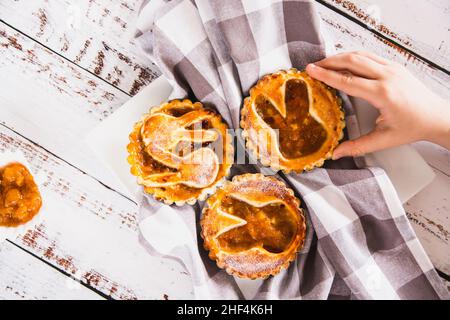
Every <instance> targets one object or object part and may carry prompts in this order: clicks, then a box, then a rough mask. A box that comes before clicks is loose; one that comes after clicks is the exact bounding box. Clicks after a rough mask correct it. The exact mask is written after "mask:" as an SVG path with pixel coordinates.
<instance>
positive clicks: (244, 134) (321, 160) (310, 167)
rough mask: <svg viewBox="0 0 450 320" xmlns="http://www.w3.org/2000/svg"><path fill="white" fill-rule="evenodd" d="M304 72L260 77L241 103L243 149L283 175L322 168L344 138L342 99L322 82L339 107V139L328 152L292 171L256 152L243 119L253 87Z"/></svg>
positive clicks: (292, 71)
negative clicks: (277, 77) (275, 78)
mask: <svg viewBox="0 0 450 320" xmlns="http://www.w3.org/2000/svg"><path fill="white" fill-rule="evenodd" d="M302 72H304V71H299V70H297V69H296V68H290V69H287V70H280V71H277V72H274V73H269V74H266V75H264V76H263V77H261V78H260V79H259V80H258V82H257V83H256V84H255V85H254V86H253V87H252V88H251V89H250V91H249V96H248V97H246V98H245V99H244V103H243V107H242V109H241V119H240V122H239V124H240V126H241V128H242V138H243V139H244V140H245V147H246V148H247V149H248V150H250V152H251V153H252V155H253V156H254V157H255V158H256V159H258V160H259V161H260V162H261V164H262V165H263V166H265V167H270V168H271V169H272V170H274V171H279V170H282V171H283V172H284V173H286V174H289V173H291V172H295V173H302V172H304V171H311V170H313V169H314V168H318V167H321V166H323V164H324V162H325V160H328V159H331V158H332V156H333V151H334V150H335V149H336V147H337V146H338V145H339V142H340V141H341V140H342V138H343V137H344V128H345V126H346V124H345V113H344V110H343V106H342V99H341V98H340V97H339V96H338V95H337V91H336V89H334V88H331V87H329V86H328V85H326V84H324V83H323V82H321V83H322V84H323V85H324V86H325V87H326V88H327V89H328V90H330V91H331V92H332V93H333V94H334V96H335V98H336V101H337V102H338V105H339V120H340V121H339V123H338V124H339V125H340V127H341V128H340V134H339V137H338V138H337V139H336V141H334V142H333V144H332V145H331V147H330V149H329V150H328V152H327V153H326V154H325V155H324V156H323V157H321V158H319V159H317V160H316V161H314V162H312V163H310V164H308V165H305V166H304V167H303V168H302V169H292V168H288V167H286V166H283V165H281V164H280V162H278V164H276V163H270V160H269V159H266V158H264V157H262V156H261V155H260V153H259V151H258V148H257V145H256V144H255V143H254V142H253V141H252V139H250V136H249V133H248V129H249V128H247V127H246V123H245V121H244V119H245V118H246V117H247V115H248V108H247V105H249V104H250V103H251V102H250V101H251V95H252V90H253V88H254V87H256V86H258V85H259V84H260V83H261V82H262V81H266V79H267V78H270V77H273V76H276V75H279V74H281V75H282V74H295V73H302Z"/></svg>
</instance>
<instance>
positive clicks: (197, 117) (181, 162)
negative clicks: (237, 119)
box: [127, 99, 234, 205]
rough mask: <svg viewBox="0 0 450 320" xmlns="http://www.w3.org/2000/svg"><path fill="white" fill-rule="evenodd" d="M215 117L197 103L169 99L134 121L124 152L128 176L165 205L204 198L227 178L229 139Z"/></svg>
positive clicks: (229, 164)
mask: <svg viewBox="0 0 450 320" xmlns="http://www.w3.org/2000/svg"><path fill="white" fill-rule="evenodd" d="M227 129H228V126H227V125H226V124H225V123H224V122H223V120H222V118H221V116H220V115H218V114H217V113H215V112H213V111H211V110H207V109H204V108H203V106H202V104H201V103H200V102H195V103H193V102H191V101H190V100H188V99H185V100H172V101H169V102H166V103H163V104H162V105H160V106H159V107H154V108H152V109H151V110H150V112H149V113H148V114H146V115H144V116H143V117H142V118H141V119H140V121H138V122H137V123H136V124H135V126H134V128H133V131H132V132H131V134H130V136H129V140H130V142H129V144H128V146H127V150H128V153H129V156H128V159H127V160H128V162H129V164H130V165H131V170H130V171H131V173H132V174H133V175H135V176H136V177H137V183H138V184H139V185H142V186H143V187H144V191H145V192H146V193H147V194H150V195H153V197H154V198H155V199H157V200H159V201H163V202H164V203H166V204H173V203H175V204H177V205H183V204H185V203H187V204H194V203H195V202H196V201H197V200H205V199H206V196H207V195H208V194H210V193H212V192H214V190H215V188H216V187H217V186H218V185H220V184H221V182H222V181H223V179H224V178H226V177H227V176H228V174H229V171H230V168H231V166H232V164H233V157H234V155H233V153H234V149H233V145H232V137H231V135H229V134H228V133H227Z"/></svg>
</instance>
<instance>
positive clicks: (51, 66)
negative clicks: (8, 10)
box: [0, 23, 129, 189]
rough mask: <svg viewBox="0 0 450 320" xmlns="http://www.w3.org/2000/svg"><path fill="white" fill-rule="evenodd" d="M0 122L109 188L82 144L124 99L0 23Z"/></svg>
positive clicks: (102, 170)
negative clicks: (0, 76)
mask: <svg viewBox="0 0 450 320" xmlns="http://www.w3.org/2000/svg"><path fill="white" fill-rule="evenodd" d="M0 56H1V57H2V59H0V72H1V74H2V77H3V78H2V81H1V83H2V90H1V91H0V105H1V106H2V107H1V121H2V123H5V124H7V125H8V126H9V127H11V128H14V129H15V130H16V131H18V132H20V133H21V134H22V135H24V136H27V137H30V138H31V139H32V140H33V141H37V142H39V144H40V145H42V146H43V147H45V148H46V149H48V150H50V151H51V152H53V153H55V154H57V155H58V156H59V157H61V158H63V159H65V160H66V161H68V162H69V163H71V164H72V165H74V166H76V167H78V168H80V169H81V170H83V171H84V172H87V173H88V174H90V175H92V176H93V177H95V178H97V179H98V180H100V181H102V182H103V183H105V184H107V185H109V186H110V187H113V188H118V189H120V187H119V186H118V184H117V180H116V179H115V178H114V177H113V176H112V175H111V173H110V172H109V171H108V170H107V169H106V168H104V166H103V165H102V164H100V163H99V162H98V161H97V159H96V157H95V155H94V153H93V152H92V151H91V150H90V149H89V147H88V146H87V145H86V143H85V141H84V136H85V134H86V133H87V132H88V131H89V130H91V129H92V128H94V127H95V126H96V125H97V124H98V123H99V121H101V120H102V119H104V118H105V117H107V116H108V115H109V114H111V113H112V112H113V111H114V110H116V109H117V108H118V107H120V106H121V105H122V104H123V103H124V101H126V100H127V99H129V96H128V95H126V94H125V93H122V92H120V91H119V90H117V89H115V88H114V87H112V86H111V85H109V84H107V83H105V82H103V81H102V80H100V79H98V78H96V77H95V76H93V75H91V74H89V73H88V72H86V71H84V70H82V69H80V68H78V67H77V66H75V65H74V64H72V63H70V62H68V61H66V60H65V59H63V58H61V57H60V56H58V55H56V54H54V53H52V52H51V51H49V50H47V49H45V48H44V47H43V46H41V45H40V44H38V43H36V42H34V41H32V40H30V39H29V38H26V37H24V36H23V35H22V34H20V33H18V32H16V31H14V30H12V29H11V28H9V27H8V26H6V25H5V24H3V23H0Z"/></svg>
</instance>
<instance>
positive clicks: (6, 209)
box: [0, 162, 42, 227]
mask: <svg viewBox="0 0 450 320" xmlns="http://www.w3.org/2000/svg"><path fill="white" fill-rule="evenodd" d="M41 206H42V198H41V194H40V193H39V189H38V186H37V185H36V183H35V182H34V178H33V176H32V175H31V173H30V171H28V169H27V168H26V167H25V166H24V165H23V164H20V163H18V162H14V163H10V164H8V165H6V166H4V167H0V226H6V227H15V226H18V225H21V224H24V223H26V222H28V221H30V220H31V219H32V218H33V217H34V216H35V215H36V214H37V213H38V212H39V210H40V209H41Z"/></svg>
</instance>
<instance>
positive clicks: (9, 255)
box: [0, 242, 103, 300]
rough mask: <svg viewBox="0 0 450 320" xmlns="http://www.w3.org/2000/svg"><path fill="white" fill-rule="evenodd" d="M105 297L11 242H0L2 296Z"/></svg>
mask: <svg viewBox="0 0 450 320" xmlns="http://www.w3.org/2000/svg"><path fill="white" fill-rule="evenodd" d="M2 299H8V300H19V299H27V300H34V299H39V300H42V299H58V300H66V299H67V300H78V299H84V300H98V299H103V298H102V297H101V296H100V295H98V294H96V293H95V292H94V291H92V290H90V289H88V288H86V287H84V286H83V285H81V284H80V283H78V282H77V281H75V280H72V279H71V278H69V277H67V276H65V275H64V274H62V273H61V272H59V271H57V270H55V269H53V268H51V267H49V266H48V265H47V264H45V263H44V262H42V261H40V260H38V259H36V258H34V257H33V256H31V255H30V254H28V253H26V252H25V251H23V250H22V249H19V248H17V247H16V246H14V245H13V244H11V243H9V242H4V243H2V244H1V245H0V300H2Z"/></svg>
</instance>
